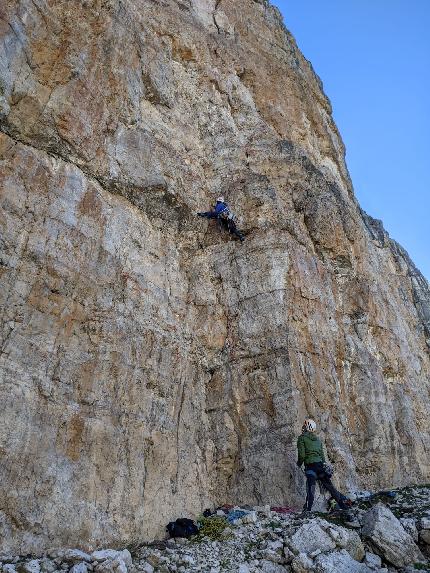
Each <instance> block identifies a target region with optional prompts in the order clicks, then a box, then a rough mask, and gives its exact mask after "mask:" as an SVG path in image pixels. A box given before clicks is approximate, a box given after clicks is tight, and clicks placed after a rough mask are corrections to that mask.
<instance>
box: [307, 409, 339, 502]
mask: <svg viewBox="0 0 430 573" xmlns="http://www.w3.org/2000/svg"><path fill="white" fill-rule="evenodd" d="M316 427H317V425H316V423H315V422H314V420H311V419H307V420H305V421H304V423H303V427H302V434H301V435H300V436H299V437H298V439H297V453H298V457H297V465H298V467H301V465H302V464H303V463H304V464H305V474H306V502H305V505H304V508H303V511H311V509H312V505H313V503H314V498H315V485H316V482H317V481H319V482H320V483H321V485H322V486H323V487H324V488H325V489H326V490H327V491H328V492H329V493H330V494H331V495H332V497H333V498H334V499H335V500H336V501H337V503H338V505H339V507H340V508H341V509H348V506H347V505H346V504H345V502H344V499H345V496H343V495H342V494H341V493H340V492H339V491H337V489H336V488H335V487H334V485H333V483H332V481H331V479H330V475H331V472H328V471H327V468H325V467H324V465H325V457H324V451H323V445H322V442H321V440H320V439H319V438H318V436H316V435H315V430H316Z"/></svg>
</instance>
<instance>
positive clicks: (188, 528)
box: [166, 517, 199, 537]
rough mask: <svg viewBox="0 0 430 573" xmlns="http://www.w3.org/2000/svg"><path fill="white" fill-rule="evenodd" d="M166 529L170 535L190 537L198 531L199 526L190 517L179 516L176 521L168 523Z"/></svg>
mask: <svg viewBox="0 0 430 573" xmlns="http://www.w3.org/2000/svg"><path fill="white" fill-rule="evenodd" d="M166 531H167V533H168V534H169V535H170V537H191V536H192V535H196V534H197V533H198V532H199V528H198V527H197V525H196V524H195V523H194V521H193V520H192V519H187V518H186V517H180V518H179V519H177V520H176V521H171V522H170V523H168V524H167V526H166Z"/></svg>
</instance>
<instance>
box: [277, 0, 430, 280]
mask: <svg viewBox="0 0 430 573" xmlns="http://www.w3.org/2000/svg"><path fill="white" fill-rule="evenodd" d="M272 3H273V4H275V5H276V6H278V8H280V10H281V12H282V14H283V16H284V20H285V24H286V26H287V28H288V29H289V30H290V32H291V33H292V34H293V36H294V37H295V39H296V41H297V43H298V46H299V48H300V49H301V51H302V52H303V54H304V55H305V57H306V58H307V59H308V60H310V61H311V62H312V65H313V67H314V69H315V71H316V73H317V74H318V75H319V76H320V78H321V79H322V81H323V84H324V91H325V93H326V94H327V95H328V97H329V98H330V100H331V103H332V105H333V115H334V119H335V121H336V123H337V126H338V128H339V130H340V132H341V135H342V138H343V140H344V142H345V145H346V149H347V155H346V160H347V164H348V168H349V171H350V173H351V177H352V181H353V184H354V188H355V193H356V196H357V198H358V200H359V201H360V204H361V206H362V207H363V208H364V210H365V211H367V213H369V215H371V216H372V217H375V218H377V219H382V221H383V222H384V226H385V228H386V229H387V231H388V232H389V233H390V236H391V237H392V238H393V239H395V240H396V241H398V242H399V243H400V244H401V245H403V247H405V248H406V250H407V251H408V252H409V254H410V256H411V258H412V259H413V260H414V262H415V264H416V265H417V266H418V268H419V269H420V270H421V272H422V273H423V274H424V275H425V276H426V277H427V279H430V254H429V250H430V249H429V246H430V144H429V142H430V110H429V104H430V0H408V1H406V0H272Z"/></svg>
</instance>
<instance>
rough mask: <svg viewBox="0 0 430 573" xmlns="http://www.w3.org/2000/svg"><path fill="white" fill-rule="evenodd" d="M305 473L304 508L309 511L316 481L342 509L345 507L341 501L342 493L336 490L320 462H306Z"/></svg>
mask: <svg viewBox="0 0 430 573" xmlns="http://www.w3.org/2000/svg"><path fill="white" fill-rule="evenodd" d="M305 474H306V502H305V509H307V510H308V511H311V509H312V505H313V503H314V499H315V486H316V483H317V481H319V482H320V484H321V485H322V486H323V488H324V489H326V490H327V491H328V492H329V493H330V494H331V496H332V497H333V498H334V499H335V500H336V501H337V503H338V504H339V506H340V507H341V508H342V509H344V508H346V506H345V504H344V502H343V495H342V494H341V493H340V492H339V491H337V489H336V488H335V487H334V485H333V483H332V481H331V479H330V478H329V476H327V475H326V473H325V471H324V466H323V464H322V463H321V462H317V463H315V464H308V465H307V466H305Z"/></svg>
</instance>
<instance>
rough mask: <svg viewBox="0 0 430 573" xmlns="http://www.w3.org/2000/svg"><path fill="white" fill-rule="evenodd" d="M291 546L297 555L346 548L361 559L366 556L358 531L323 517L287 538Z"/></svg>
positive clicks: (351, 554)
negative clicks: (335, 523)
mask: <svg viewBox="0 0 430 573" xmlns="http://www.w3.org/2000/svg"><path fill="white" fill-rule="evenodd" d="M287 544H288V546H289V548H290V549H291V550H292V551H293V552H294V553H295V554H296V555H297V554H300V553H304V554H306V555H311V556H313V555H315V554H316V553H318V552H320V553H324V552H327V551H332V550H334V549H336V548H340V549H345V550H346V551H347V552H348V553H349V555H350V556H351V557H352V558H353V559H355V560H357V561H361V559H363V557H364V547H363V544H362V542H361V539H360V537H359V535H358V533H357V532H356V531H351V530H350V529H346V528H345V527H340V526H338V525H334V524H331V523H328V522H327V521H325V520H323V519H314V520H312V521H310V522H308V523H305V524H304V525H302V526H301V527H300V528H299V529H298V530H297V531H296V532H295V533H294V535H292V537H291V538H290V539H289V540H287Z"/></svg>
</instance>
